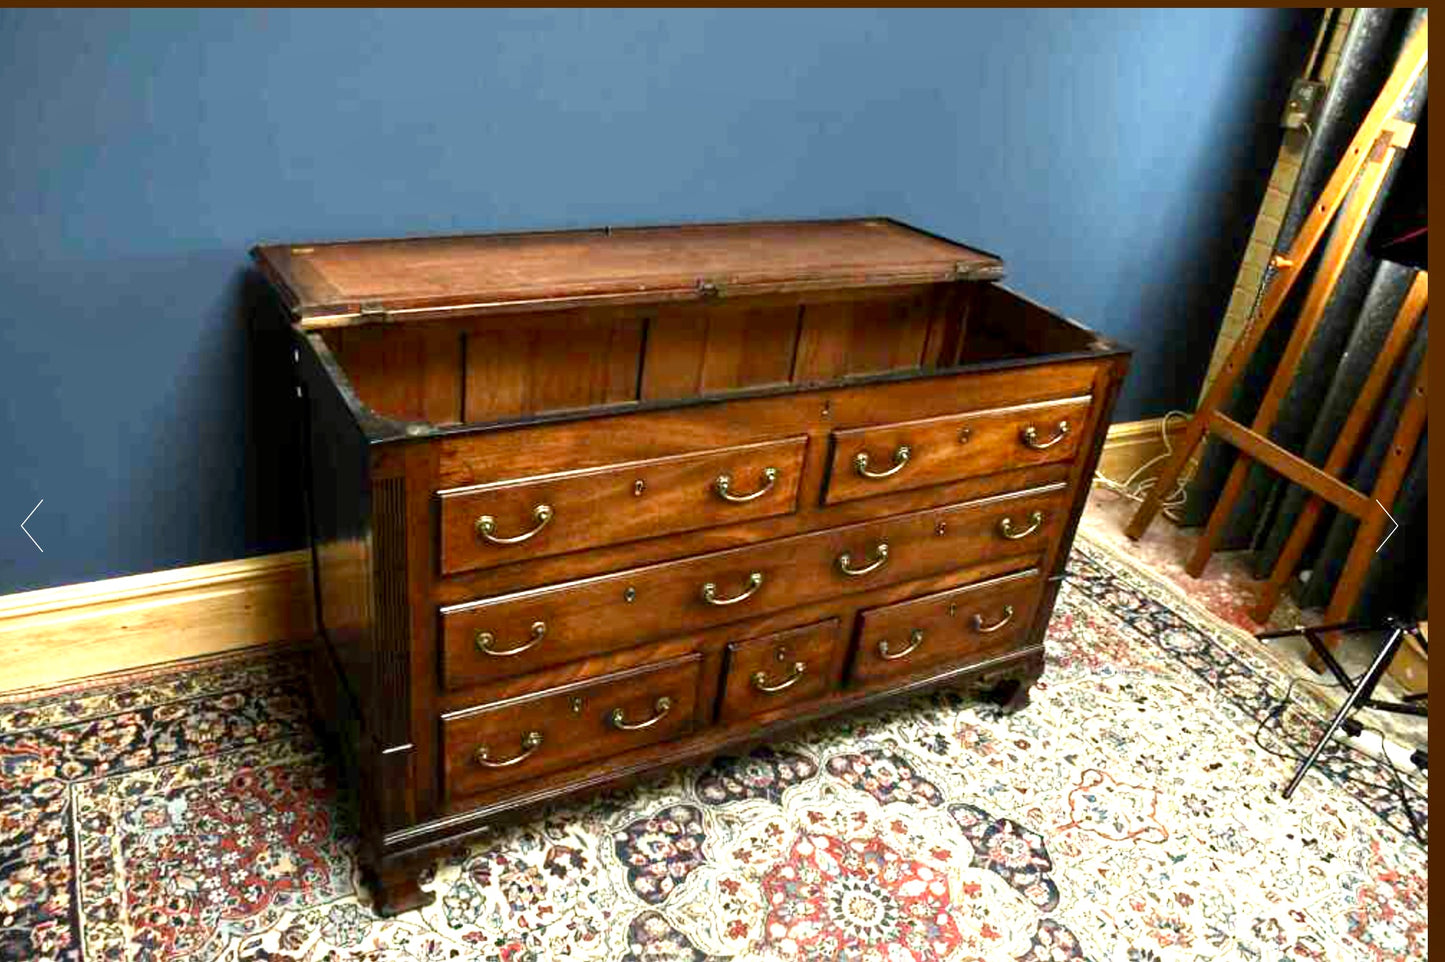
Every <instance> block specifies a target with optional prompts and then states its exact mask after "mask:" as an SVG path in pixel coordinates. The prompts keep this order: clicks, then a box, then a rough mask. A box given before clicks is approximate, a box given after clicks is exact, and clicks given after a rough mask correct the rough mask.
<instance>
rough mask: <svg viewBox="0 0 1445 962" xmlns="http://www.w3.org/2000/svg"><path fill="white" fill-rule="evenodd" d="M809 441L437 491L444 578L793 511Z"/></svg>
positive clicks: (794, 440)
mask: <svg viewBox="0 0 1445 962" xmlns="http://www.w3.org/2000/svg"><path fill="white" fill-rule="evenodd" d="M807 443H808V439H807V438H806V437H792V438H785V439H783V440H779V441H769V442H765V443H762V444H744V445H737V446H734V447H728V448H721V449H717V450H712V451H702V452H698V453H692V454H680V455H674V456H671V457H665V458H651V459H648V460H645V461H632V462H628V463H625V464H613V465H608V466H606V467H600V468H589V469H586V470H582V471H569V472H564V473H560V474H552V475H546V476H543V477H539V478H532V479H528V480H523V481H499V482H495V483H492V484H481V485H472V486H470V487H465V488H453V489H450V490H447V491H441V492H438V495H439V497H440V499H441V570H442V573H443V574H454V573H456V572H459V571H468V570H471V569H474V568H490V567H494V566H496V565H503V564H511V563H513V562H517V561H526V560H528V559H531V558H541V557H546V556H548V555H555V554H563V553H565V552H569V551H580V550H583V549H585V548H595V547H599V546H601V545H609V544H619V543H621V542H624V541H636V540H639V539H642V538H654V537H658V536H660V535H666V534H676V533H678V532H681V531H692V530H696V529H698V528H708V527H714V526H717V525H725V524H736V523H738V522H742V521H752V520H756V519H758V518H766V517H770V516H772V515H778V514H788V513H791V512H792V511H795V510H796V509H797V503H798V482H799V476H800V475H801V474H802V469H803V451H804V448H806V447H807Z"/></svg>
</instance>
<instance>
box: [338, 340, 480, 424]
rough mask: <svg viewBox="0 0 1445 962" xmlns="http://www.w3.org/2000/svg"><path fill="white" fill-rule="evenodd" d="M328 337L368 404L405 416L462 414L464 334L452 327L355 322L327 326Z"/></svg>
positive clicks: (454, 418) (453, 420)
mask: <svg viewBox="0 0 1445 962" xmlns="http://www.w3.org/2000/svg"><path fill="white" fill-rule="evenodd" d="M326 343H327V345H328V346H329V347H330V348H331V351H332V353H333V354H335V355H336V359H337V361H338V362H340V364H341V366H342V369H343V370H345V371H346V376H347V378H348V379H350V381H351V386H352V387H353V388H354V389H355V391H356V394H357V396H358V397H359V398H361V400H362V402H363V403H364V404H366V406H367V407H369V408H371V409H372V410H373V411H376V412H377V413H378V414H382V415H385V416H387V417H390V418H396V419H398V420H403V421H428V422H431V423H432V424H459V423H461V420H462V393H461V392H462V383H461V370H462V335H461V333H460V332H458V331H457V330H456V329H455V328H451V327H446V326H437V325H418V326H415V327H409V328H406V329H404V330H387V329H385V328H382V327H355V328H348V329H344V330H343V329H335V330H331V331H328V332H326Z"/></svg>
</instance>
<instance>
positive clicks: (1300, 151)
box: [1199, 7, 1355, 399]
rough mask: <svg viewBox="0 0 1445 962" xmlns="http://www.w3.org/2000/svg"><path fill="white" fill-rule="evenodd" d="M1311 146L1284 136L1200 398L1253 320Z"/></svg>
mask: <svg viewBox="0 0 1445 962" xmlns="http://www.w3.org/2000/svg"><path fill="white" fill-rule="evenodd" d="M1354 14H1355V8H1353V7H1347V8H1344V9H1342V10H1341V11H1340V21H1339V25H1338V26H1337V27H1336V28H1335V33H1334V36H1333V37H1332V38H1331V40H1330V47H1329V49H1328V50H1326V51H1325V52H1324V55H1323V56H1324V59H1323V61H1322V62H1321V67H1320V79H1321V80H1323V81H1324V82H1325V83H1329V81H1330V78H1332V77H1333V76H1334V73H1335V65H1336V64H1337V63H1338V62H1339V57H1340V48H1341V47H1342V46H1343V45H1344V42H1345V34H1346V32H1347V31H1348V30H1349V26H1350V21H1351V20H1352V19H1353V18H1354ZM1320 26H1321V30H1323V28H1324V24H1323V23H1321V25H1320ZM1308 144H1309V139H1308V137H1307V135H1306V134H1305V133H1304V131H1293V132H1289V133H1286V134H1285V138H1284V143H1283V144H1282V145H1281V146H1280V150H1279V157H1278V158H1277V159H1276V160H1275V164H1274V172H1273V173H1272V174H1271V175H1270V178H1269V187H1268V188H1266V190H1265V194H1264V201H1263V203H1261V204H1260V207H1259V214H1258V216H1257V217H1256V218H1255V222H1254V230H1253V231H1252V232H1251V234H1250V236H1249V246H1248V247H1247V248H1246V249H1245V253H1244V260H1243V261H1242V262H1241V263H1240V265H1239V273H1238V274H1237V275H1236V276H1235V278H1234V291H1233V293H1232V294H1231V295H1230V298H1229V306H1228V307H1227V308H1225V312H1224V323H1223V324H1222V325H1221V326H1220V329H1219V337H1218V338H1217V339H1216V340H1215V342H1214V353H1213V355H1212V356H1211V358H1210V361H1209V373H1207V374H1206V375H1205V376H1204V386H1203V387H1202V388H1201V389H1200V392H1199V396H1200V398H1201V399H1203V397H1204V395H1205V393H1207V392H1208V391H1209V387H1210V385H1212V384H1213V383H1214V377H1215V375H1216V374H1217V373H1218V372H1219V368H1220V366H1221V365H1222V364H1223V363H1224V359H1225V358H1226V357H1228V356H1229V352H1230V350H1232V349H1233V348H1234V345H1235V342H1236V341H1238V340H1239V338H1240V335H1242V334H1243V333H1244V330H1245V327H1246V325H1247V324H1248V323H1249V321H1250V312H1251V310H1252V309H1253V307H1254V303H1255V299H1256V298H1257V297H1258V296H1259V285H1260V282H1261V281H1262V280H1263V279H1264V269H1265V266H1266V265H1267V264H1268V263H1269V258H1270V255H1271V254H1272V253H1273V252H1274V243H1275V240H1276V239H1277V238H1278V237H1279V229H1280V222H1281V219H1282V218H1283V217H1284V209H1285V205H1286V204H1287V203H1289V195H1290V191H1291V190H1293V189H1294V183H1295V180H1296V179H1297V178H1298V177H1299V170H1300V160H1301V159H1302V157H1303V156H1304V150H1305V148H1306V147H1307V146H1308Z"/></svg>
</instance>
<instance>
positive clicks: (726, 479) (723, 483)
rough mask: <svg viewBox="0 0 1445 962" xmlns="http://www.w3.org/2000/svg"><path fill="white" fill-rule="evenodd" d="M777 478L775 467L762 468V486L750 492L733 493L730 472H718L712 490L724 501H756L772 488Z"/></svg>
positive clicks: (739, 502)
mask: <svg viewBox="0 0 1445 962" xmlns="http://www.w3.org/2000/svg"><path fill="white" fill-rule="evenodd" d="M777 480H778V469H777V468H763V486H762V487H761V488H758V490H756V491H754V492H753V493H752V494H733V492H732V486H733V478H732V475H730V474H720V475H718V476H717V480H716V481H714V482H713V483H712V487H713V490H714V491H716V492H717V496H718V497H719V498H722V499H723V500H724V501H731V502H732V503H733V504H744V503H746V502H748V501H756V500H757V499H758V498H761V497H762V496H763V495H765V494H767V493H768V492H769V491H771V490H773V484H774V483H775V482H776V481H777Z"/></svg>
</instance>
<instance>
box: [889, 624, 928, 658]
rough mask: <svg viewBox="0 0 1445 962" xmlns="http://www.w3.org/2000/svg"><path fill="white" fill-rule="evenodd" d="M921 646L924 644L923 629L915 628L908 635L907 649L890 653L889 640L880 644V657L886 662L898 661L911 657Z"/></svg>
mask: <svg viewBox="0 0 1445 962" xmlns="http://www.w3.org/2000/svg"><path fill="white" fill-rule="evenodd" d="M921 644H923V629H922V628H914V629H913V631H912V632H911V633H910V634H909V635H908V647H907V648H900V649H898V650H897V651H889V650H888V639H887V638H885V639H883V640H882V641H880V642H878V657H879V658H882V659H883V660H884V661H896V660H898V659H899V658H906V657H908V656H909V655H911V654H913V652H914V651H915V650H916V649H917V648H918V646H919V645H921Z"/></svg>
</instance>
